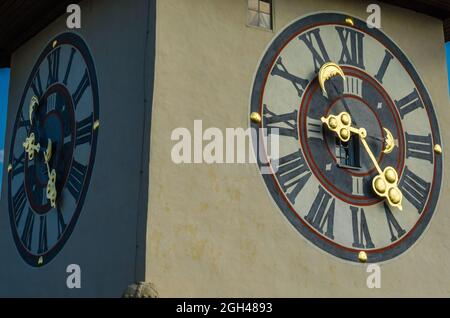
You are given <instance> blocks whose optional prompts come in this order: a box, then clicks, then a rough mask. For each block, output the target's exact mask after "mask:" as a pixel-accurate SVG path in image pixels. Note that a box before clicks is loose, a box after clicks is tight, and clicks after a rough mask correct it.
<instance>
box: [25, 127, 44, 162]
mask: <svg viewBox="0 0 450 318" xmlns="http://www.w3.org/2000/svg"><path fill="white" fill-rule="evenodd" d="M23 148H24V149H25V152H26V153H27V154H28V160H33V158H34V152H39V151H40V150H41V145H40V144H36V143H35V136H34V133H31V134H30V136H29V137H27V138H26V139H25V142H24V143H23Z"/></svg>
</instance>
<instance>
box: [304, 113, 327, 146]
mask: <svg viewBox="0 0 450 318" xmlns="http://www.w3.org/2000/svg"><path fill="white" fill-rule="evenodd" d="M306 125H307V127H308V138H316V139H321V140H323V123H322V122H321V121H320V120H319V119H314V118H310V117H307V118H306Z"/></svg>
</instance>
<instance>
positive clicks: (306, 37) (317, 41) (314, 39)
mask: <svg viewBox="0 0 450 318" xmlns="http://www.w3.org/2000/svg"><path fill="white" fill-rule="evenodd" d="M299 40H300V41H302V42H303V43H305V44H306V46H307V47H308V49H309V50H310V51H311V54H312V58H313V63H314V68H315V72H316V73H317V72H318V71H319V69H320V68H321V67H322V65H323V64H325V62H328V61H330V57H329V56H328V53H327V50H326V49H325V45H324V44H323V41H322V37H321V36H320V29H314V30H311V31H309V32H306V33H304V34H302V35H300V36H299Z"/></svg>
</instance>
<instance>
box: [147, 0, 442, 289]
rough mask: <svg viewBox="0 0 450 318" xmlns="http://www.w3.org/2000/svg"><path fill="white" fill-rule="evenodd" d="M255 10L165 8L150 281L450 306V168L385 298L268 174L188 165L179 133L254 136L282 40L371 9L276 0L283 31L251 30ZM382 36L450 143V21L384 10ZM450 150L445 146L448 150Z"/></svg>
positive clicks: (249, 167)
mask: <svg viewBox="0 0 450 318" xmlns="http://www.w3.org/2000/svg"><path fill="white" fill-rule="evenodd" d="M246 2H247V0H227V1H223V0H220V1H219V0H189V1H186V0H160V1H158V2H157V53H156V75H155V76H156V80H155V95H154V105H153V119H152V135H151V162H150V183H149V184H150V189H149V191H150V194H149V220H148V223H149V230H148V234H147V235H148V241H149V244H148V246H149V247H148V252H147V265H146V266H147V279H148V280H149V281H151V282H153V283H154V284H155V285H156V288H157V290H158V292H159V294H160V296H161V297H171V296H179V297H231V296H239V297H251V296H252V297H253V296H255V297H303V296H327V297H328V296H331V297H333V296H336V297H337V296H356V297H359V296H369V297H370V296H425V297H426V296H450V234H449V231H448V229H449V228H450V214H449V213H448V211H447V210H446V209H445V207H446V206H450V195H449V194H448V193H449V185H450V183H449V179H448V176H449V175H450V173H449V166H448V165H445V169H444V170H445V171H444V176H445V177H444V184H443V188H442V196H441V200H440V204H439V205H438V209H437V211H436V213H435V216H434V219H433V220H432V221H431V225H430V227H429V229H428V230H427V231H426V232H425V234H424V235H423V236H422V238H421V239H419V241H418V243H417V244H416V245H415V246H414V247H413V248H411V249H410V250H409V251H407V252H406V253H404V254H403V255H401V256H400V257H399V258H396V259H394V260H392V261H389V262H387V263H385V264H382V265H381V268H382V288H381V289H379V290H370V289H368V288H367V287H366V278H367V275H368V274H367V273H366V266H365V265H358V264H356V265H355V264H350V263H348V262H344V261H342V260H339V259H337V258H335V257H333V256H331V255H329V254H327V253H325V252H323V251H321V250H319V249H317V248H316V247H314V246H313V245H312V244H311V243H309V242H307V241H306V239H305V238H304V237H303V236H301V234H299V233H298V232H297V231H296V230H295V229H294V228H293V227H292V226H291V225H290V223H289V222H288V221H287V220H286V218H285V217H284V216H283V215H282V214H281V212H280V211H279V210H278V208H277V207H276V205H275V203H274V202H273V201H272V199H271V197H270V195H269V194H268V192H267V190H266V188H265V185H264V182H263V180H262V178H261V176H260V174H259V171H258V168H257V165H256V164H246V165H244V164H241V165H239V164H236V165H207V164H201V165H176V164H174V163H173V162H172V161H171V156H170V155H171V148H172V146H173V145H174V144H175V142H173V141H171V140H170V137H171V133H172V130H173V129H174V128H176V127H187V128H189V129H193V121H194V120H195V119H202V120H203V127H204V129H205V128H207V127H218V128H221V129H225V128H226V127H244V128H247V127H248V113H249V96H250V91H251V87H252V81H253V76H254V73H255V70H256V67H257V64H258V61H259V59H260V57H261V55H262V54H263V52H264V50H265V48H266V46H267V45H268V44H269V42H270V41H271V39H272V38H273V37H274V36H275V35H276V34H277V33H278V31H280V30H281V29H282V28H284V27H285V26H286V25H287V24H289V23H290V22H291V21H293V20H294V19H297V18H299V17H301V16H303V15H305V14H308V13H311V12H315V11H321V10H326V11H342V12H347V13H349V14H351V15H354V16H358V17H361V18H364V19H365V17H366V16H367V15H368V14H367V13H366V7H367V5H368V4H369V3H370V2H367V1H353V0H348V1H345V0H339V1H337V0H275V1H274V2H275V30H274V32H268V31H262V30H258V29H255V28H250V27H247V26H246ZM382 28H383V31H384V32H386V33H387V34H388V35H389V36H390V37H391V38H392V39H393V40H394V41H395V42H396V43H397V44H398V45H399V46H400V47H401V48H402V49H403V50H404V51H405V52H406V54H407V55H408V56H409V57H410V59H411V61H412V62H413V64H414V65H415V66H416V67H417V69H418V71H419V74H420V75H421V77H422V79H423V80H424V82H425V84H426V86H427V87H428V89H429V92H430V94H431V96H432V99H433V101H434V104H435V107H436V112H437V114H438V118H439V121H440V126H441V134H442V138H443V141H444V145H445V144H450V133H449V131H448V130H447V129H445V127H446V125H447V124H449V123H450V111H449V109H450V108H449V106H450V105H449V100H448V89H447V79H446V65H445V51H444V43H443V31H442V24H441V21H439V20H436V19H434V18H431V17H427V16H425V15H421V14H417V13H414V12H412V11H409V10H404V9H401V8H397V7H393V6H389V5H385V4H382ZM444 149H445V148H444Z"/></svg>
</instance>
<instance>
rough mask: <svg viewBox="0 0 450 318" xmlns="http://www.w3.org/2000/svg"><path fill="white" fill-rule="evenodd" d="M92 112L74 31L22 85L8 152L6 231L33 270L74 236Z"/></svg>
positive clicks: (94, 95)
mask: <svg viewBox="0 0 450 318" xmlns="http://www.w3.org/2000/svg"><path fill="white" fill-rule="evenodd" d="M98 108H99V100H98V86H97V77H96V72H95V68H94V63H93V59H92V57H91V55H90V53H89V50H88V48H87V46H86V44H85V43H84V41H83V40H82V39H81V38H80V37H79V36H78V35H76V34H74V33H64V34H61V35H59V36H57V37H56V38H55V39H52V40H51V41H50V42H49V44H48V45H47V46H46V47H45V48H44V50H43V52H42V54H41V55H40V56H39V58H38V59H37V62H36V64H35V66H34V67H33V69H32V71H31V73H30V76H29V79H28V81H27V83H26V85H25V89H24V92H23V95H22V98H21V101H20V105H19V108H18V112H17V116H16V120H15V123H14V130H13V133H12V140H11V147H10V153H9V166H8V182H9V183H8V193H9V214H10V223H11V228H12V233H13V237H14V241H15V243H16V246H17V249H18V251H19V253H20V255H21V256H22V257H23V259H24V260H25V261H26V262H27V263H28V264H30V265H32V266H42V265H45V264H46V263H48V262H49V261H51V260H52V259H53V258H54V257H55V256H56V254H57V253H58V252H59V251H60V250H61V248H62V247H63V245H64V243H65V242H66V241H67V239H68V238H69V236H70V234H71V233H72V231H73V228H74V226H75V223H76V221H77V218H78V215H79V214H80V211H81V209H82V206H83V202H84V198H85V195H86V191H87V189H88V186H89V180H90V176H91V172H92V168H93V164H94V158H95V149H96V145H97V135H98V128H99V120H98V118H99V117H98V116H99V109H98Z"/></svg>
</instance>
